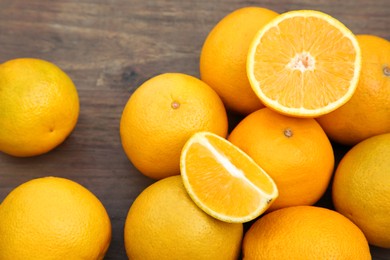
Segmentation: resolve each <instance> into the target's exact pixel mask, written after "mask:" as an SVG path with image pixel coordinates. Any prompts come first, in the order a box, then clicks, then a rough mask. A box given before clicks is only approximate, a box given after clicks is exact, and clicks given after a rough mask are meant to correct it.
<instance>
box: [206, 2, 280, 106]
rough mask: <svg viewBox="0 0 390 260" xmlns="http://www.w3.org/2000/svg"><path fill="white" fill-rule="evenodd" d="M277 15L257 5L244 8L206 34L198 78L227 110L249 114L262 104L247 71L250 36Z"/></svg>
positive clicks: (222, 20) (231, 14) (229, 15)
mask: <svg viewBox="0 0 390 260" xmlns="http://www.w3.org/2000/svg"><path fill="white" fill-rule="evenodd" d="M277 15H278V14H277V13H276V12H274V11H271V10H268V9H265V8H260V7H244V8H240V9H237V10H235V11H234V12H232V13H230V14H228V15H227V16H225V17H224V18H223V19H221V20H220V21H219V22H218V24H217V25H216V26H215V27H214V28H213V29H212V30H211V31H210V33H209V35H208V36H207V38H206V40H205V42H204V45H203V48H202V52H201V56H200V75H201V79H202V80H203V81H205V82H206V83H207V84H209V85H210V86H211V87H212V88H213V89H214V90H215V91H216V92H217V93H218V95H219V96H220V97H221V99H222V101H223V102H224V104H225V106H226V108H227V109H229V110H233V111H235V112H238V113H241V114H249V113H251V112H253V111H255V110H257V109H260V108H262V107H264V105H263V104H262V103H261V102H260V100H259V98H258V97H257V96H256V95H255V93H254V92H253V90H252V88H251V86H250V84H249V80H248V77H247V74H246V59H247V54H248V49H249V45H250V43H251V42H252V38H253V37H254V36H255V34H256V33H257V31H258V30H260V29H261V28H262V27H263V26H264V25H265V24H266V23H267V22H269V21H270V20H271V19H273V18H274V17H276V16H277Z"/></svg>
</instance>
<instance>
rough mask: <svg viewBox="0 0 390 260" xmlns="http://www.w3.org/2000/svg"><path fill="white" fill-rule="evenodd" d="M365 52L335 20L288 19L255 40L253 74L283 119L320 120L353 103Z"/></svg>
mask: <svg viewBox="0 0 390 260" xmlns="http://www.w3.org/2000/svg"><path fill="white" fill-rule="evenodd" d="M360 62H361V56H360V48H359V44H358V42H357V40H356V37H355V36H354V35H353V33H352V32H351V31H350V30H349V29H348V28H347V27H345V26H344V25H343V24H342V23H341V22H339V21H338V20H336V19H335V18H333V17H331V16H329V15H327V14H325V13H322V12H319V11H312V10H296V11H289V12H286V13H283V14H281V15H279V16H277V17H276V18H274V19H273V20H272V21H270V22H269V23H267V24H266V25H265V26H264V27H263V28H262V29H261V30H260V31H259V32H258V33H257V34H256V36H255V37H254V40H253V41H252V43H251V46H250V48H249V52H248V60H247V73H248V78H249V82H250V84H251V86H252V89H253V90H254V92H255V93H256V94H257V96H258V97H259V98H260V100H261V101H262V102H263V103H264V105H266V106H268V107H270V108H272V109H274V110H276V111H278V112H280V113H283V114H287V115H291V116H297V117H316V116H320V115H323V114H326V113H329V112H331V111H333V110H335V109H336V108H338V107H340V106H341V105H343V104H344V103H345V102H347V101H348V100H349V99H350V98H351V96H352V94H353V93H354V91H355V89H356V85H357V82H358V79H359V73H360V65H361V64H360Z"/></svg>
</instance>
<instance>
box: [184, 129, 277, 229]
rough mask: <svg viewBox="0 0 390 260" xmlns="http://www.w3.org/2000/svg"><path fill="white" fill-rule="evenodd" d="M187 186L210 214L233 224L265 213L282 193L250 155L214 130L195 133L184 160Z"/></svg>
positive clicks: (185, 150)
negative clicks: (213, 132)
mask: <svg viewBox="0 0 390 260" xmlns="http://www.w3.org/2000/svg"><path fill="white" fill-rule="evenodd" d="M180 167H181V168H180V169H181V175H182V177H183V182H184V186H185V187H186V190H187V191H188V193H189V195H190V197H191V198H192V199H193V200H194V202H195V203H196V204H197V205H198V206H199V207H200V208H201V209H203V210H204V211H205V212H206V213H208V214H209V215H211V216H213V217H215V218H217V219H220V220H223V221H226V222H233V223H243V222H247V221H250V220H252V219H254V218H256V217H258V216H259V215H260V214H262V213H263V212H264V211H265V210H266V209H267V208H268V207H269V206H270V205H271V203H272V202H273V201H274V200H275V198H276V197H277V196H278V190H277V187H276V185H275V183H274V181H273V180H272V179H271V178H270V177H269V176H268V174H267V173H266V172H265V171H264V170H263V169H262V168H260V167H259V166H258V165H257V164H256V163H255V162H254V161H253V160H252V159H251V158H250V157H249V156H248V155H247V154H245V153H244V152H242V151H241V150H240V149H239V148H237V147H236V146H235V145H233V144H232V143H230V142H229V141H227V140H226V139H224V138H222V137H220V136H218V135H215V134H212V133H210V132H199V133H196V134H195V135H193V136H192V137H191V138H190V139H189V140H188V141H187V143H186V144H185V145H184V147H183V150H182V153H181V160H180Z"/></svg>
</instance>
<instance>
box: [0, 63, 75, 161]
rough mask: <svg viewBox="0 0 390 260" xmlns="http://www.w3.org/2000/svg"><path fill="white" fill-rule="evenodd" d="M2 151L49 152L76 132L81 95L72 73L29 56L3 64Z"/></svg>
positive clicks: (0, 93) (17, 153) (0, 78)
mask: <svg viewBox="0 0 390 260" xmlns="http://www.w3.org/2000/svg"><path fill="white" fill-rule="evenodd" d="M0 90H1V91H0V152H4V153H7V154H10V155H14V156H21V157H24V156H35V155H40V154H43V153H46V152H48V151H50V150H52V149H54V148H55V147H57V146H58V145H59V144H61V143H62V142H63V141H64V140H65V138H66V137H68V136H69V135H70V133H71V132H72V131H73V129H74V127H75V125H76V122H77V119H78V116H79V98H78V94H77V90H76V87H75V85H74V84H73V82H72V80H71V79H70V78H69V76H68V75H67V74H66V73H65V72H64V71H62V70H61V69H60V68H58V67H57V66H56V65H54V64H53V63H50V62H47V61H44V60H39V59H30V58H21V59H14V60H9V61H7V62H5V63H3V64H0Z"/></svg>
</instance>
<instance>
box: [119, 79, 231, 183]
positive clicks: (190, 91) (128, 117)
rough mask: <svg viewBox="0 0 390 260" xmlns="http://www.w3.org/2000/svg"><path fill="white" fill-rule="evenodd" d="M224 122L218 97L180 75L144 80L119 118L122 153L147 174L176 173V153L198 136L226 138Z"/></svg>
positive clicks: (198, 81)
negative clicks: (203, 132)
mask: <svg viewBox="0 0 390 260" xmlns="http://www.w3.org/2000/svg"><path fill="white" fill-rule="evenodd" d="M227 130H228V120H227V115H226V110H225V107H224V105H223V103H222V101H221V99H220V98H219V96H218V95H217V93H216V92H215V91H214V90H213V89H212V88H211V87H209V86H208V85H207V84H206V83H204V82H203V81H201V80H199V79H197V78H195V77H192V76H190V75H186V74H182V73H164V74H161V75H157V76H155V77H153V78H151V79H149V80H147V81H146V82H144V83H143V84H142V85H141V86H140V87H139V88H137V90H136V91H134V93H133V94H132V95H131V97H130V98H129V100H128V102H127V104H126V106H125V108H124V110H123V113H122V117H121V122H120V136H121V141H122V145H123V149H124V151H125V153H126V155H127V157H128V158H129V159H130V161H131V162H132V163H133V165H134V166H135V167H136V168H137V169H138V170H139V171H140V172H141V173H142V174H144V175H145V176H148V177H150V178H153V179H162V178H165V177H168V176H172V175H179V174H180V152H181V149H182V148H183V145H184V143H185V142H186V141H187V139H188V138H189V137H190V136H191V135H193V134H194V133H196V132H199V131H210V132H213V133H216V134H218V135H221V136H223V137H225V136H226V134H227Z"/></svg>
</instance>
